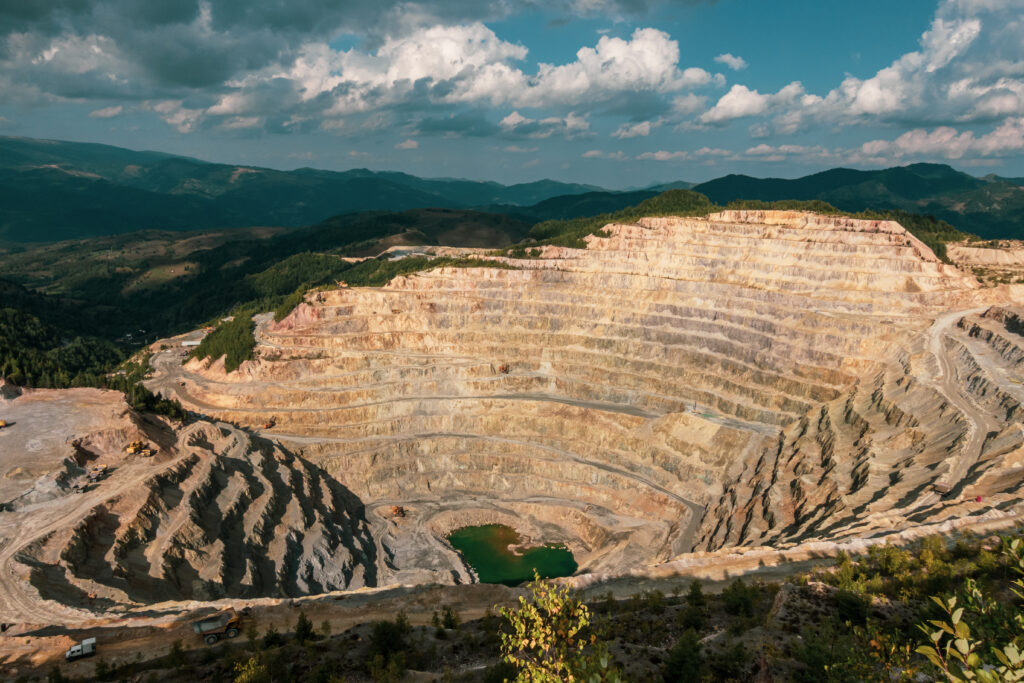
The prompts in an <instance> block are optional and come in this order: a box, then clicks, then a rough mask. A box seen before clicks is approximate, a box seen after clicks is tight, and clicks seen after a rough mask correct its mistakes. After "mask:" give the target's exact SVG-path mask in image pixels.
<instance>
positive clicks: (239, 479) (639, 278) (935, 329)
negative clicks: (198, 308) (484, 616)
mask: <svg viewBox="0 0 1024 683" xmlns="http://www.w3.org/2000/svg"><path fill="white" fill-rule="evenodd" d="M587 244H588V248H586V249H570V248H561V247H554V246H544V247H541V248H538V249H537V250H536V253H534V254H532V255H531V258H523V259H513V258H508V257H505V256H495V255H494V254H493V253H489V252H479V253H477V252H473V253H474V255H477V256H479V257H481V258H489V259H491V260H493V261H494V262H495V267H493V268H489V267H484V268H479V267H475V268H453V267H445V268H437V269H434V270H428V271H425V272H420V273H416V274H414V275H411V276H405V277H399V278H396V279H394V280H393V281H392V282H390V283H389V284H388V285H387V286H384V287H380V288H370V287H365V288H349V287H346V286H339V287H338V288H335V289H331V290H327V291H317V292H311V293H309V294H308V295H307V297H306V300H305V303H303V304H301V305H299V306H298V307H297V308H296V309H295V310H294V311H293V312H292V313H291V314H290V315H288V316H287V317H286V318H284V319H283V320H281V321H279V322H274V321H273V319H272V317H270V316H259V317H258V319H257V326H256V340H257V346H256V350H255V353H256V357H255V360H252V361H247V362H245V363H243V364H242V366H241V367H240V368H239V369H237V370H236V371H233V372H225V370H224V365H223V361H222V360H219V361H214V362H210V361H207V360H202V361H200V360H196V359H189V360H187V361H186V360H185V359H183V357H182V346H181V343H182V340H186V339H192V340H194V339H197V338H198V336H199V333H193V334H191V335H186V336H183V337H181V338H175V339H172V340H166V341H165V342H163V343H162V344H157V345H154V349H155V351H156V352H155V354H154V356H153V358H152V360H151V363H152V365H153V367H154V374H153V376H152V378H151V379H150V380H149V381H148V386H149V387H150V388H151V389H153V390H154V391H159V392H160V393H162V394H164V395H165V396H167V397H174V398H176V399H178V400H179V401H180V402H181V403H182V405H183V406H184V407H185V408H186V409H188V410H189V411H191V412H193V413H195V414H196V415H197V417H196V418H195V419H194V420H192V421H191V423H190V424H188V425H187V426H183V427H173V428H172V427H168V426H166V425H164V424H163V423H158V422H155V421H153V420H148V421H147V420H143V419H142V418H140V417H139V416H136V415H133V414H130V413H128V412H124V413H123V414H122V416H121V417H120V418H118V419H119V420H120V421H121V422H120V423H118V424H112V425H109V426H108V427H107V428H106V431H105V432H104V431H98V432H95V433H93V434H92V435H90V436H79V437H78V439H77V440H74V442H73V444H69V445H68V448H69V449H71V450H73V451H74V452H73V453H70V455H71V456H72V460H71V461H64V465H62V467H64V468H65V469H73V468H75V467H94V466H96V465H98V464H109V465H110V467H112V468H114V471H113V473H112V474H111V475H110V476H109V477H107V478H105V479H103V480H102V481H99V482H98V484H96V485H95V487H94V488H92V489H90V490H88V491H86V492H85V493H84V494H82V495H72V494H71V493H70V492H68V491H66V490H64V489H63V488H62V487H61V485H60V477H61V476H63V475H62V474H60V473H58V474H55V475H50V476H51V478H53V477H55V478H54V479H53V486H52V487H51V488H52V491H50V492H49V493H47V492H46V491H42V490H37V489H40V485H38V484H37V485H36V488H35V489H33V491H35V493H34V494H33V495H34V496H35V498H30V499H25V500H24V501H23V502H22V503H19V504H17V505H14V506H13V507H12V512H11V513H10V514H8V515H7V516H6V517H5V519H6V520H7V521H5V522H4V524H6V525H8V527H10V526H11V525H19V524H20V525H21V526H19V527H18V530H17V532H9V533H7V534H6V537H7V542H6V544H5V545H4V546H3V547H2V548H0V562H2V563H3V565H4V566H3V567H2V576H3V578H2V579H0V589H2V591H3V595H0V598H5V599H0V604H2V605H4V608H3V609H5V610H6V611H7V612H8V613H10V614H8V618H9V620H13V619H14V618H18V619H31V618H32V617H33V616H35V617H36V618H37V619H39V618H43V617H46V616H48V615H49V614H56V615H59V616H60V617H63V618H65V619H71V618H74V616H75V615H76V614H83V613H89V612H90V611H91V610H95V609H99V608H101V607H102V608H109V607H111V606H118V605H120V606H123V607H128V606H132V605H140V604H148V603H154V602H158V601H168V600H214V599H218V598H238V597H246V598H250V597H259V596H274V597H280V596H297V595H307V594H313V593H321V592H326V591H334V590H346V589H355V588H359V587H364V586H384V585H390V584H405V585H412V584H426V583H441V584H457V583H468V582H473V581H474V580H475V575H474V573H473V571H472V570H471V568H470V567H469V566H468V565H467V564H466V563H465V562H464V561H463V559H462V558H461V556H460V555H459V554H458V553H457V552H456V551H455V550H454V549H453V548H452V547H451V546H450V545H449V544H448V542H447V540H446V537H447V535H448V534H449V533H450V532H452V531H453V530H456V529H459V528H462V527H466V526H473V525H482V524H493V523H497V524H504V525H507V526H510V527H512V528H514V529H515V530H516V531H518V532H519V533H520V534H521V535H522V536H523V537H525V538H527V539H529V541H530V542H531V543H549V542H550V543H562V544H565V545H566V546H567V547H568V548H569V549H570V550H571V551H572V553H573V556H574V558H575V560H576V562H577V563H578V565H579V569H578V570H577V572H576V577H575V578H574V579H573V580H574V581H576V582H577V583H578V585H582V584H583V583H586V582H587V581H591V580H597V579H595V578H594V577H615V576H622V575H625V574H633V575H636V574H643V573H645V572H646V573H648V574H650V575H656V574H657V573H658V572H673V571H679V570H682V569H683V568H685V567H687V566H693V565H694V563H695V562H698V561H699V562H702V563H704V565H713V564H714V563H715V562H726V561H729V559H728V558H736V557H738V556H741V555H742V554H743V553H761V555H759V557H762V558H763V557H767V556H768V555H769V554H770V553H773V552H782V551H786V552H790V553H794V552H796V551H798V550H799V549H801V548H812V549H814V551H815V552H817V553H821V554H827V553H828V549H829V548H832V549H835V548H839V547H843V545H844V544H850V543H861V544H863V543H867V542H886V541H889V540H892V541H895V542H898V541H900V540H901V539H907V538H911V537H913V535H914V534H918V533H924V532H925V531H930V532H935V531H943V530H945V531H948V530H950V529H953V528H959V527H964V526H971V525H978V524H994V523H999V522H1000V521H1001V520H1006V521H1007V522H1010V521H1012V520H1015V519H1017V517H1018V515H1019V514H1020V513H1021V512H1022V508H1021V500H1022V492H1021V487H1022V484H1024V426H1022V415H1024V413H1022V410H1021V404H1022V402H1024V384H1021V381H1022V379H1024V336H1022V334H1024V306H1022V304H1024V287H1021V286H1019V285H1017V286H1000V287H982V286H981V285H980V284H979V282H978V281H977V280H976V279H975V277H974V276H973V275H971V274H968V273H966V272H964V271H961V270H959V269H957V268H956V267H954V266H952V265H949V264H945V263H942V262H941V261H940V260H939V259H938V258H936V257H935V255H934V254H933V253H932V252H931V251H930V250H929V249H928V248H927V247H926V246H925V245H924V244H923V243H921V242H920V241H919V240H917V239H916V238H915V237H913V236H912V235H911V234H909V233H908V232H907V231H906V230H904V229H903V228H902V227H901V226H899V225H898V224H896V223H893V222H884V221H864V220H854V219H849V218H842V217H824V216H818V215H813V214H806V213H792V212H778V211H762V212H757V211H726V212H723V213H718V214H714V215H711V216H709V217H704V218H674V217H658V218H645V219H641V220H639V221H638V222H636V223H635V224H628V225H609V226H607V227H606V228H605V230H604V231H603V232H601V233H598V234H597V235H592V236H590V237H588V238H587ZM434 251H435V253H440V252H441V251H443V250H441V249H435V250H434ZM448 251H451V250H448ZM28 398H30V397H27V396H26V397H22V398H17V399H12V400H11V401H10V403H11V404H12V405H16V404H17V403H18V402H19V401H24V400H26V399H28ZM132 439H140V440H141V439H145V440H146V441H147V442H148V443H152V444H153V447H154V448H157V449H158V450H157V452H156V454H155V455H152V456H150V457H139V456H137V455H132V456H128V455H126V454H125V453H124V443H125V442H126V441H129V440H132ZM48 490H49V489H48ZM19 515H21V516H22V517H19ZM30 515H34V516H33V520H34V521H33V522H32V524H30V525H29V524H25V523H24V520H25V519H28V517H29V516H30ZM588 577H589V578H588Z"/></svg>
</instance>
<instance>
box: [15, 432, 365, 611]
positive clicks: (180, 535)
mask: <svg viewBox="0 0 1024 683" xmlns="http://www.w3.org/2000/svg"><path fill="white" fill-rule="evenodd" d="M178 437H179V439H178V443H177V444H176V446H175V447H174V448H173V452H172V454H170V455H167V454H165V455H164V456H163V457H164V458H166V460H165V462H164V463H163V464H162V466H160V465H157V466H155V467H150V468H149V469H148V471H147V473H146V474H145V475H144V476H141V477H139V478H138V480H137V481H136V482H134V483H132V484H131V485H126V486H119V485H118V481H116V480H111V482H109V483H108V482H103V483H102V484H100V487H99V489H98V490H99V491H110V492H112V493H113V495H110V496H103V497H102V498H101V502H99V503H97V504H96V505H94V506H93V507H91V508H89V509H88V510H87V512H86V513H85V514H84V515H83V516H82V518H81V519H80V521H78V522H77V523H76V524H74V525H72V526H70V527H68V528H65V529H60V530H56V531H53V532H51V533H50V534H49V535H48V536H46V537H45V539H44V540H43V542H42V543H40V544H38V546H37V547H35V549H34V550H33V552H32V553H31V554H32V555H33V556H35V557H37V558H40V559H46V560H47V561H45V562H41V563H39V564H36V565H35V569H34V570H33V572H32V574H31V580H32V583H33V584H34V585H35V586H36V588H37V590H38V591H39V594H40V596H41V597H42V598H52V599H57V600H59V601H63V602H70V603H72V604H79V605H84V604H86V602H85V600H84V597H85V596H86V595H88V594H92V595H94V596H96V598H97V599H100V600H110V601H114V602H143V603H146V602H159V601H163V600H169V599H200V600H213V599H217V598H222V597H255V596H287V595H303V594H309V593H319V592H324V591H328V590H337V589H341V588H355V587H359V586H363V585H368V584H369V585H375V584H376V581H377V578H376V554H377V549H376V548H375V546H374V542H373V539H372V538H371V537H370V535H369V533H368V528H367V526H366V523H365V520H364V519H363V509H362V505H361V504H360V503H359V501H358V500H357V499H355V497H354V496H352V495H351V494H350V493H349V492H348V491H346V490H345V489H344V487H342V486H341V485H340V484H338V483H337V482H336V481H334V480H333V479H332V478H331V477H329V476H326V475H325V474H324V472H323V471H322V470H320V469H318V468H316V467H314V466H312V465H310V464H309V463H308V462H305V461H303V460H301V459H299V458H296V457H294V456H292V455H290V454H288V453H286V452H284V451H282V450H281V448H280V447H279V446H275V445H274V444H272V443H270V442H267V441H264V440H262V439H256V438H252V437H250V436H249V435H248V434H246V433H245V432H243V431H241V430H238V429H235V428H232V427H228V426H226V425H225V426H221V427H218V426H215V425H213V424H211V423H207V422H200V423H196V424H194V425H192V426H190V427H188V428H187V429H186V430H185V431H183V432H181V433H180V434H178ZM139 464H141V463H139ZM86 495H88V494H86ZM54 559H56V561H55V562H54V561H53V560H54ZM30 564H34V563H32V562H30Z"/></svg>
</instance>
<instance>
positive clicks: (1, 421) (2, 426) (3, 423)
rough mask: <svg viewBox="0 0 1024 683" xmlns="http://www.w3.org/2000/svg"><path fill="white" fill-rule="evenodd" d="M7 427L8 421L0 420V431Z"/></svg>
mask: <svg viewBox="0 0 1024 683" xmlns="http://www.w3.org/2000/svg"><path fill="white" fill-rule="evenodd" d="M6 426H7V420H0V429H3V428H4V427H6Z"/></svg>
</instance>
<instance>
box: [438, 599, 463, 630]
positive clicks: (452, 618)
mask: <svg viewBox="0 0 1024 683" xmlns="http://www.w3.org/2000/svg"><path fill="white" fill-rule="evenodd" d="M441 626H443V627H444V628H449V629H451V628H458V627H459V615H458V614H456V613H455V610H453V609H452V608H451V607H450V606H449V605H445V606H444V612H443V613H442V615H441Z"/></svg>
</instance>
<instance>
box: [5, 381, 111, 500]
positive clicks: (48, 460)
mask: <svg viewBox="0 0 1024 683" xmlns="http://www.w3.org/2000/svg"><path fill="white" fill-rule="evenodd" d="M126 409H127V406H126V405H125V402H124V397H123V396H122V394H121V393H119V392H116V391H101V390H99V389H66V390H51V389H36V390H27V391H25V392H24V393H23V394H22V395H21V396H20V397H19V398H16V399H13V400H3V399H0V420H7V422H8V426H7V427H6V428H3V429H0V503H19V502H24V501H22V500H19V499H20V498H21V497H22V496H24V495H25V494H27V493H29V492H30V491H31V490H32V489H33V486H34V485H35V484H36V482H37V481H38V480H39V479H40V477H43V476H44V475H47V474H51V473H55V472H58V471H62V470H63V466H62V462H63V461H64V459H65V458H68V457H71V456H72V455H73V454H74V451H75V449H74V448H73V446H72V445H71V441H73V440H74V439H75V438H77V437H80V436H83V435H85V434H89V433H90V432H95V431H98V430H101V429H107V428H109V427H110V426H111V425H113V424H116V423H118V422H119V421H121V420H122V418H123V414H124V412H125V410H126Z"/></svg>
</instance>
